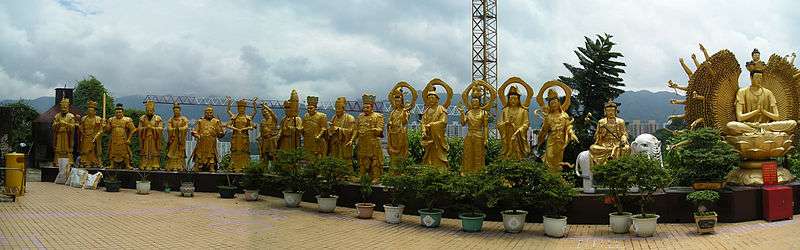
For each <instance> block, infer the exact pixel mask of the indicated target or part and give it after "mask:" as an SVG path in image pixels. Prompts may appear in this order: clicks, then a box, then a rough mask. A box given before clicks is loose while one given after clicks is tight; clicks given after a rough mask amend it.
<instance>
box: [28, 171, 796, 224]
mask: <svg viewBox="0 0 800 250" xmlns="http://www.w3.org/2000/svg"><path fill="white" fill-rule="evenodd" d="M97 171H103V172H104V173H103V175H105V176H108V175H109V174H111V173H110V172H115V173H116V174H117V179H118V180H120V181H121V182H122V188H130V189H134V188H136V180H138V179H139V174H138V173H136V172H135V171H131V170H103V169H89V172H90V173H95V172H97ZM56 175H58V168H52V167H43V168H42V181H45V182H53V181H54V180H55V177H56ZM147 176H148V179H149V180H150V181H151V184H150V185H151V189H152V190H156V191H161V190H164V187H165V185H169V186H170V187H171V189H172V190H175V191H177V190H178V187H179V186H180V184H181V181H183V180H192V179H193V180H194V183H195V187H196V191H197V192H217V186H219V185H227V181H228V177H230V178H231V180H234V179H239V178H241V176H242V174H228V175H226V174H222V173H209V172H200V173H187V172H167V171H147ZM787 186H789V187H791V188H792V190H793V195H794V214H800V202H799V201H800V182H793V183H790V184H788V185H787ZM358 189H359V186H358V184H353V183H350V184H348V185H345V186H342V187H340V190H339V191H338V192H337V194H338V195H339V201H338V205H339V206H342V207H353V204H355V203H357V202H360V199H361V196H360V194H359V192H358ZM240 191H241V190H240ZM691 191H692V189H691V188H667V189H666V190H665V191H664V192H659V193H657V194H655V195H654V197H655V202H654V203H653V204H652V205H651V206H649V211H650V212H652V213H655V214H658V215H660V216H661V217H660V218H659V219H658V221H659V222H662V223H693V222H694V219H693V218H692V212H693V211H694V209H695V207H694V206H693V205H692V204H691V203H689V202H688V201H686V194H688V193H690V192H691ZM261 194H262V195H269V196H273V197H283V194H282V193H281V190H279V189H277V188H274V189H271V190H263V191H261ZM388 198H389V197H387V195H386V193H384V192H383V189H382V188H381V186H374V187H373V195H372V197H371V201H372V202H374V203H375V204H377V206H376V209H377V210H380V211H382V210H383V206H382V205H383V204H385V203H386V202H387V201H388ZM630 198H631V201H626V202H625V203H626V204H625V205H626V210H628V211H638V210H639V207H638V203H635V200H636V198H637V197H636V195H635V194H634V195H633V197H630ZM303 201H306V202H316V199H315V198H314V194H310V193H307V194H305V195H304V196H303ZM422 204H423V202H415V203H413V204H407V205H406V209H405V212H404V213H406V214H416V211H417V209H419V208H421V206H422ZM437 207H445V208H446V206H444V204H438V205H437ZM712 209H714V210H715V211H716V212H717V214H718V215H719V221H720V222H725V223H731V222H744V221H751V220H761V219H762V218H763V215H762V188H760V187H726V188H725V189H723V190H721V191H720V200H719V202H718V203H717V205H716V206H715V207H713V208H712ZM501 210H505V209H499V208H490V209H484V210H483V211H484V212H485V213H486V214H487V219H488V220H492V221H499V220H502V218H501V217H500V211H501ZM527 210H528V211H529V212H530V213H529V214H528V221H529V222H541V220H542V216H541V214H540V213H537V212H536V209H535V208H530V209H527ZM445 211H446V212H445V215H444V216H445V217H447V218H458V214H457V213H456V212H455V211H453V210H452V209H445ZM611 212H613V207H612V206H611V205H606V204H604V203H603V195H602V194H582V193H581V194H579V195H578V196H577V197H576V198H575V200H574V201H573V202H572V204H571V205H570V207H569V208H568V211H567V216H568V218H569V219H568V221H569V223H570V224H608V214H609V213H611Z"/></svg>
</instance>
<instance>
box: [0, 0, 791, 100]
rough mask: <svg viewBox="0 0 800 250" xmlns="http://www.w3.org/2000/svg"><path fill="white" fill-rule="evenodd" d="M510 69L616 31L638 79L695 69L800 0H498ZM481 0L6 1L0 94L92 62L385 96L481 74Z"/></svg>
mask: <svg viewBox="0 0 800 250" xmlns="http://www.w3.org/2000/svg"><path fill="white" fill-rule="evenodd" d="M498 2H499V3H498V29H499V32H498V34H499V58H500V59H499V60H500V63H499V71H500V79H501V80H504V79H506V78H508V77H509V76H520V77H522V78H523V79H525V80H526V81H528V82H530V83H534V88H538V87H539V86H541V83H543V82H544V81H547V80H550V79H553V78H556V77H557V76H559V75H565V74H567V71H566V70H565V68H564V66H563V65H562V63H564V62H568V63H576V62H577V58H576V57H575V55H574V53H573V50H575V48H576V47H578V46H582V45H583V37H584V36H594V34H602V33H609V34H612V35H614V38H613V40H614V41H616V42H617V43H618V47H617V50H618V51H620V52H622V53H623V54H624V55H625V58H624V59H623V61H624V62H625V63H626V64H628V66H627V67H626V68H625V70H626V71H627V73H626V74H625V75H624V76H623V78H624V79H625V83H626V84H627V85H628V89H632V90H641V89H647V90H665V86H664V85H665V82H666V81H667V80H669V79H673V80H677V81H679V82H685V81H686V76H685V75H684V74H683V72H682V70H681V68H680V66H679V64H678V57H686V58H687V59H688V57H689V55H691V53H697V54H698V56H700V52H699V50H698V49H697V43H698V42H702V43H703V44H704V45H705V46H706V48H708V49H709V50H710V52H712V53H713V52H715V51H717V50H720V49H722V48H729V49H731V50H732V51H733V52H734V53H735V54H737V56H738V57H739V61H740V62H743V61H746V60H747V59H748V58H747V57H748V56H749V52H750V51H751V50H752V49H753V48H754V47H757V48H759V50H761V51H762V54H765V56H764V59H766V57H767V55H768V54H772V53H778V54H781V55H784V54H788V53H792V52H795V51H796V50H797V49H798V47H800V46H799V45H800V36H799V35H798V34H797V32H798V31H800V29H798V28H797V27H800V18H798V17H797V16H796V15H797V10H798V9H800V3H799V2H798V1H791V0H787V1H752V0H749V1H633V0H631V1H624V0H607V1H525V0H498ZM470 4H471V1H470V0H459V1H455V0H441V1H428V0H415V1H400V0H392V1H389V0H387V1H380V0H337V1H330V0H319V1H313V0H304V1H202V0H183V1H179V0H175V1H70V0H59V1H56V0H9V1H1V2H0V89H2V91H0V99H9V98H11V99H17V98H35V97H39V96H45V95H52V92H53V91H52V88H54V87H55V86H63V85H64V84H67V85H68V86H71V85H73V84H74V82H75V80H79V79H82V78H84V77H86V76H87V75H89V74H92V75H95V76H96V77H97V78H98V79H100V80H101V81H102V82H103V83H105V84H106V86H107V87H108V88H109V89H110V90H111V92H112V94H114V95H117V96H122V95H133V94H184V95H234V96H259V97H262V98H280V99H285V98H286V97H287V96H288V93H289V91H290V90H291V89H292V88H295V89H298V90H299V91H300V92H301V95H321V96H322V97H321V99H323V100H333V99H335V97H336V96H340V95H345V96H350V97H355V96H359V95H360V94H361V93H362V92H364V91H370V92H373V93H378V94H379V96H383V95H384V94H385V93H386V91H387V90H388V89H389V88H390V87H391V86H392V85H393V84H394V83H395V82H397V81H409V82H411V83H412V84H414V85H415V86H419V87H418V88H422V87H423V86H424V84H425V83H427V81H428V80H430V79H431V78H433V77H438V78H441V79H443V80H445V81H446V82H449V83H451V85H453V87H454V89H455V90H456V91H460V90H462V89H463V87H464V86H465V84H466V83H468V81H469V80H470V65H471V64H470V52H471V51H470V42H471V41H470V30H471V22H470V11H471V10H470Z"/></svg>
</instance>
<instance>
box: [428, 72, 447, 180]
mask: <svg viewBox="0 0 800 250" xmlns="http://www.w3.org/2000/svg"><path fill="white" fill-rule="evenodd" d="M436 85H439V86H442V87H443V88H444V89H445V90H446V91H447V99H446V100H445V101H444V104H443V105H439V96H438V95H437V94H436V88H435V87H434V86H436ZM423 92H424V93H425V95H426V96H425V110H424V111H423V112H422V120H421V121H420V124H421V125H422V126H421V127H422V140H421V141H420V143H421V144H422V148H423V150H424V151H425V154H424V155H423V156H422V164H426V165H431V166H434V167H440V168H443V169H448V166H449V164H448V162H447V153H448V150H449V149H450V147H449V145H448V144H447V137H446V136H445V129H446V128H447V107H449V106H450V101H451V99H452V98H453V89H451V88H450V86H449V85H447V83H445V82H444V81H442V80H439V79H438V78H434V79H433V80H431V81H430V82H428V85H427V86H425V89H424V90H423Z"/></svg>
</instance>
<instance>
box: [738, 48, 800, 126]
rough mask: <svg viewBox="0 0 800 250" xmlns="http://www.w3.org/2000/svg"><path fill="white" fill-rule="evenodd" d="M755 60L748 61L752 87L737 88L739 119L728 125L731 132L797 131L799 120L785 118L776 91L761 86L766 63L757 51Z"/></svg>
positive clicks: (754, 53)
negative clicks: (782, 115) (780, 109)
mask: <svg viewBox="0 0 800 250" xmlns="http://www.w3.org/2000/svg"><path fill="white" fill-rule="evenodd" d="M752 55H753V61H750V62H747V70H749V71H750V87H745V88H741V89H739V90H738V91H736V101H735V106H736V120H735V121H730V122H728V124H727V127H728V133H729V134H731V135H741V134H745V133H756V132H760V133H763V132H767V131H770V132H790V133H793V132H794V127H795V126H797V122H796V121H794V120H783V119H782V118H781V116H780V111H779V110H778V103H777V101H775V94H773V93H772V91H771V90H769V89H767V88H763V87H762V82H763V80H764V73H765V71H766V68H767V65H766V64H765V63H764V62H763V61H761V59H760V53H759V52H758V50H757V49H756V50H753V53H752Z"/></svg>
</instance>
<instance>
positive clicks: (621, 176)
mask: <svg viewBox="0 0 800 250" xmlns="http://www.w3.org/2000/svg"><path fill="white" fill-rule="evenodd" d="M647 160H648V159H647V158H646V157H641V156H636V155H627V156H623V157H620V158H619V159H614V160H610V161H608V162H606V164H603V165H600V166H597V167H595V168H594V169H593V170H592V171H593V172H594V173H593V174H594V178H595V180H597V184H598V185H599V186H602V187H606V188H608V195H609V196H610V197H611V199H612V202H613V204H614V208H615V209H616V210H617V212H616V214H617V215H621V214H623V213H625V209H624V208H623V206H622V199H623V198H625V196H626V195H627V194H628V190H629V189H630V188H631V187H633V186H634V185H636V183H634V181H635V179H634V176H633V175H632V169H633V168H634V167H635V166H636V165H641V164H645V163H646V162H645V161H647Z"/></svg>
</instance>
